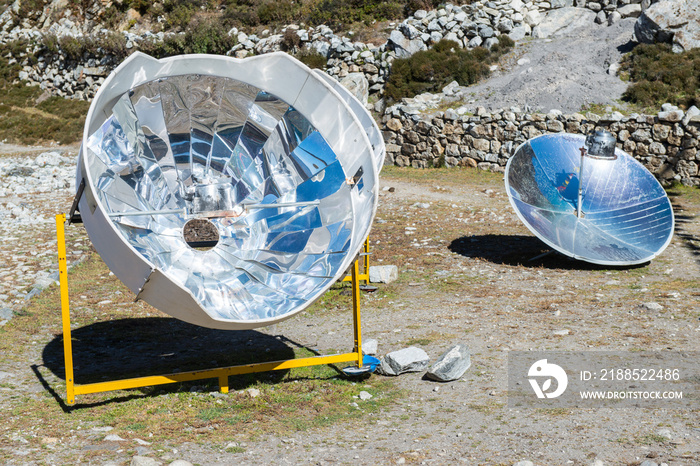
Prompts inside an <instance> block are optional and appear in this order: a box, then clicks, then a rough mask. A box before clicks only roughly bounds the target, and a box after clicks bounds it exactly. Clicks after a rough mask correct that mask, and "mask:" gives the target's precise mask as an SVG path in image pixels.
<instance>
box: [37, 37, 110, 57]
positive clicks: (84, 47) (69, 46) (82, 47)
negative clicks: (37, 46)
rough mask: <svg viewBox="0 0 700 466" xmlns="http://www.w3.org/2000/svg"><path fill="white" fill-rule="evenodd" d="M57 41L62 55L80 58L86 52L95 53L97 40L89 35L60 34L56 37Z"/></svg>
mask: <svg viewBox="0 0 700 466" xmlns="http://www.w3.org/2000/svg"><path fill="white" fill-rule="evenodd" d="M57 42H58V46H59V47H60V49H61V50H62V51H63V54H64V56H65V57H66V58H67V59H69V60H80V59H82V57H83V55H84V54H86V53H87V54H96V53H97V46H98V45H97V42H95V41H94V40H93V38H92V37H90V36H81V37H73V36H61V37H59V38H58V39H57ZM44 45H46V43H44Z"/></svg>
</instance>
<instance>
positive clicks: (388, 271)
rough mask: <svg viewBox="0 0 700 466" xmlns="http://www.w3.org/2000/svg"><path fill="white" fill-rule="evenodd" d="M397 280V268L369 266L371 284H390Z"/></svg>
mask: <svg viewBox="0 0 700 466" xmlns="http://www.w3.org/2000/svg"><path fill="white" fill-rule="evenodd" d="M398 278H399V268H398V267H396V266H395V265H370V267H369V281H370V282H371V283H391V282H393V281H395V280H397V279H398Z"/></svg>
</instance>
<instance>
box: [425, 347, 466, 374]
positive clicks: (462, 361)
mask: <svg viewBox="0 0 700 466" xmlns="http://www.w3.org/2000/svg"><path fill="white" fill-rule="evenodd" d="M471 365H472V361H471V356H470V354H469V348H468V347H467V346H466V345H455V346H453V347H452V348H450V349H448V350H447V351H445V353H443V354H442V355H441V356H440V357H439V358H438V360H437V361H435V364H433V365H432V366H431V367H430V369H428V372H427V373H426V374H425V375H426V377H428V378H430V379H433V380H437V381H438V382H449V381H451V380H457V379H459V378H460V377H462V375H464V373H465V372H466V371H467V369H469V367H470V366H471Z"/></svg>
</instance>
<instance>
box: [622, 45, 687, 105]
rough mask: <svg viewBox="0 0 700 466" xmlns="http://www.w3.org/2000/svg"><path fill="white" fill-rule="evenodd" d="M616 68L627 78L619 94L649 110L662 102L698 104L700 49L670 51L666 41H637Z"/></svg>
mask: <svg viewBox="0 0 700 466" xmlns="http://www.w3.org/2000/svg"><path fill="white" fill-rule="evenodd" d="M620 71H621V72H622V73H627V74H629V79H630V81H631V84H630V85H629V86H628V87H627V90H626V91H625V93H624V94H623V99H624V100H626V101H628V102H632V103H634V104H637V105H638V106H640V107H643V108H649V109H658V108H659V106H661V104H663V103H666V102H670V103H672V104H674V105H678V106H681V107H684V108H688V107H690V106H692V105H700V49H697V48H696V49H692V50H689V51H685V52H682V53H673V52H672V51H671V46H670V45H669V44H640V45H638V46H636V47H635V48H634V49H633V50H632V52H630V53H629V54H628V55H626V56H625V57H624V58H623V60H622V63H621V67H620Z"/></svg>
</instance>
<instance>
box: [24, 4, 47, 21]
mask: <svg viewBox="0 0 700 466" xmlns="http://www.w3.org/2000/svg"><path fill="white" fill-rule="evenodd" d="M43 11H44V0H22V1H21V2H19V11H18V12H17V17H18V18H19V19H29V20H37V19H39V17H40V16H41V13H42V12H43Z"/></svg>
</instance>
